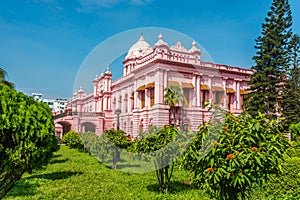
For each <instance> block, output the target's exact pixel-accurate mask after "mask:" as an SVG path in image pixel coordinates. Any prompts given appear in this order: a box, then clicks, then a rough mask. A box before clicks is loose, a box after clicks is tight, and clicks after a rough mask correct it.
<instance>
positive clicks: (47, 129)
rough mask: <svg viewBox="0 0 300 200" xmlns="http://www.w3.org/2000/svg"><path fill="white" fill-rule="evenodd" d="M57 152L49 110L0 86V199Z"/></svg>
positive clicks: (18, 93) (31, 99)
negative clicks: (23, 177)
mask: <svg viewBox="0 0 300 200" xmlns="http://www.w3.org/2000/svg"><path fill="white" fill-rule="evenodd" d="M57 150H58V140H57V137H56V136H55V133H54V123H53V118H52V112H51V110H50V108H49V107H48V106H47V105H46V104H45V103H41V102H38V101H35V100H34V99H33V98H31V97H28V96H26V95H24V94H23V93H21V92H16V91H15V90H14V89H12V88H10V87H8V86H5V85H3V84H0V199H2V198H3V196H4V195H5V194H6V193H7V192H8V191H9V190H10V189H11V188H12V187H13V186H14V184H15V183H16V182H17V181H18V180H19V179H20V178H21V176H22V174H24V173H25V172H26V171H30V170H32V169H35V168H39V167H41V166H43V165H46V164H47V163H48V162H49V160H50V158H51V157H52V153H53V152H54V151H57Z"/></svg>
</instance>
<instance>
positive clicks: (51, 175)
mask: <svg viewBox="0 0 300 200" xmlns="http://www.w3.org/2000/svg"><path fill="white" fill-rule="evenodd" d="M81 174H83V173H82V172H70V171H63V172H54V173H48V174H37V175H33V176H29V177H27V179H34V178H39V179H47V180H58V179H65V178H69V177H71V176H76V175H81Z"/></svg>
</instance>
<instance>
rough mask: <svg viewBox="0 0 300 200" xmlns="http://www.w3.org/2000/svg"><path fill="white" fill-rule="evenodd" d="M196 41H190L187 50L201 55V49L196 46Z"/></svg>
mask: <svg viewBox="0 0 300 200" xmlns="http://www.w3.org/2000/svg"><path fill="white" fill-rule="evenodd" d="M196 45H197V44H196V42H195V41H193V43H192V48H191V49H190V50H189V51H190V52H191V53H196V54H199V55H201V50H200V49H198V48H197V47H196Z"/></svg>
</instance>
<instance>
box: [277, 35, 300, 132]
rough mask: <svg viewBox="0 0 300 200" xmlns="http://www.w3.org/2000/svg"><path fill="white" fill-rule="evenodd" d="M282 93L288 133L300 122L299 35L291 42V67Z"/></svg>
mask: <svg viewBox="0 0 300 200" xmlns="http://www.w3.org/2000/svg"><path fill="white" fill-rule="evenodd" d="M282 92H283V94H282V99H281V102H280V104H281V107H282V117H284V120H283V126H284V129H285V130H286V131H288V128H289V127H290V125H291V124H297V123H298V122H300V38H299V36H297V35H293V37H292V40H291V65H290V68H289V69H288V71H287V79H286V81H285V84H284V90H283V91H282Z"/></svg>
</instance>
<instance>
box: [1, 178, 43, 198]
mask: <svg viewBox="0 0 300 200" xmlns="http://www.w3.org/2000/svg"><path fill="white" fill-rule="evenodd" d="M39 186H40V184H39V183H37V182H35V183H30V182H29V181H28V180H27V179H26V178H25V179H21V180H19V181H18V182H17V184H16V185H15V186H14V187H13V189H12V190H10V191H9V192H8V193H7V194H6V195H5V197H17V196H33V195H35V188H38V187H39Z"/></svg>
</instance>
